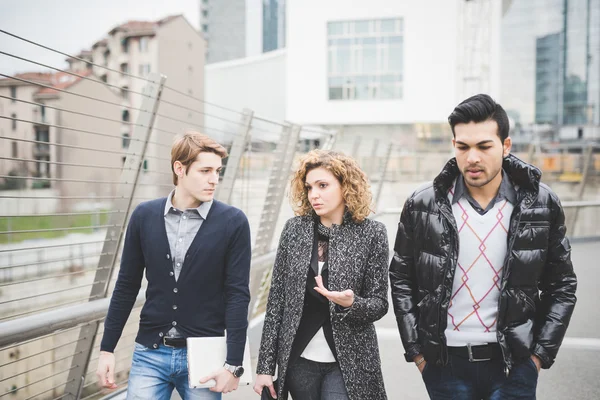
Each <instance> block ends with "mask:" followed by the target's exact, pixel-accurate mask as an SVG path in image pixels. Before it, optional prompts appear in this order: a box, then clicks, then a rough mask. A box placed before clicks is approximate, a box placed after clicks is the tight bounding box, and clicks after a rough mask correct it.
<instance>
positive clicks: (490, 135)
mask: <svg viewBox="0 0 600 400" xmlns="http://www.w3.org/2000/svg"><path fill="white" fill-rule="evenodd" d="M454 135H455V136H454V139H452V145H453V146H454V154H455V156H456V161H457V163H458V168H459V169H460V172H461V173H462V174H463V176H464V178H465V183H466V184H467V185H468V186H470V187H474V188H481V187H483V186H485V185H487V184H488V183H490V182H494V183H497V184H498V185H499V184H500V182H501V180H502V175H501V174H500V171H501V170H502V160H503V158H504V157H506V156H508V154H509V153H510V147H511V140H510V137H508V138H506V139H505V140H504V143H502V142H501V141H500V137H499V136H498V124H497V123H496V121H494V120H487V121H484V122H469V123H468V124H457V125H456V126H455V127H454Z"/></svg>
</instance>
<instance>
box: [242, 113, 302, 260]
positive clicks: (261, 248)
mask: <svg viewBox="0 0 600 400" xmlns="http://www.w3.org/2000/svg"><path fill="white" fill-rule="evenodd" d="M300 130H301V128H300V126H299V125H290V124H287V125H285V126H284V127H283V131H282V133H281V135H282V138H281V140H280V141H279V143H277V149H276V150H275V159H274V161H273V166H272V167H271V176H270V178H269V186H268V189H267V197H266V199H265V205H264V207H263V210H262V214H261V216H260V225H259V226H258V234H257V236H256V242H255V243H254V249H253V253H254V255H255V256H256V255H261V254H264V253H266V252H268V251H269V250H270V246H271V242H272V240H273V234H274V232H275V225H276V224H277V218H278V217H279V210H280V209H281V203H282V201H283V197H284V195H285V188H286V186H287V178H288V176H289V175H290V171H291V169H292V163H293V161H294V154H295V153H296V146H297V145H298V138H299V137H300Z"/></svg>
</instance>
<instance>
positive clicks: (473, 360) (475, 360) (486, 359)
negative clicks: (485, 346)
mask: <svg viewBox="0 0 600 400" xmlns="http://www.w3.org/2000/svg"><path fill="white" fill-rule="evenodd" d="M467 351H468V352H469V362H479V361H490V360H491V358H473V349H471V343H467Z"/></svg>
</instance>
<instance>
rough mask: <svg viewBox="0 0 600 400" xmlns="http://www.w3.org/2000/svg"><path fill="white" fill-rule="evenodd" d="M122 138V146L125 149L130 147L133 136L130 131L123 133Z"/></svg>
mask: <svg viewBox="0 0 600 400" xmlns="http://www.w3.org/2000/svg"><path fill="white" fill-rule="evenodd" d="M121 138H122V139H123V140H122V146H123V148H124V149H128V148H129V143H131V136H130V135H129V133H124V134H123V135H121Z"/></svg>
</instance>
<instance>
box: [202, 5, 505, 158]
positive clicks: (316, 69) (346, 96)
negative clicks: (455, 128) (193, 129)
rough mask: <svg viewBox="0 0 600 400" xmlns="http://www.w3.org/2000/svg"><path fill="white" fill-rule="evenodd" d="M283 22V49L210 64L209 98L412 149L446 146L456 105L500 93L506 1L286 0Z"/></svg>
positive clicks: (348, 134) (207, 80)
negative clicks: (471, 97) (503, 4)
mask: <svg viewBox="0 0 600 400" xmlns="http://www.w3.org/2000/svg"><path fill="white" fill-rule="evenodd" d="M350 3H351V4H350ZM285 15H286V32H285V36H286V47H285V48H284V49H282V50H277V51H275V52H271V53H266V54H262V55H258V56H252V57H248V58H244V59H238V60H231V61H226V62H222V63H214V64H210V65H208V66H207V67H206V79H205V98H206V100H208V101H209V102H212V103H216V104H220V105H226V106H229V107H232V108H236V109H241V108H244V107H247V108H250V109H252V110H254V111H255V112H257V113H258V114H261V115H264V116H267V117H269V118H273V119H278V120H288V121H292V122H294V123H298V124H303V125H312V126H318V127H322V128H333V129H336V130H338V131H343V135H342V136H346V137H348V136H354V135H362V136H365V135H370V136H373V137H378V138H382V139H384V140H393V141H394V142H395V143H398V144H400V145H403V146H407V147H410V148H415V146H418V145H419V144H422V145H427V146H428V145H431V143H432V142H436V141H437V142H440V143H447V142H446V141H447V138H448V136H449V135H450V130H449V127H448V124H447V117H448V115H449V113H450V112H451V111H452V109H453V108H454V106H455V105H456V104H457V103H458V102H459V101H460V100H462V99H464V98H466V97H467V96H468V95H471V94H474V93H477V92H481V91H484V92H486V93H490V94H491V95H492V96H497V95H498V86H499V70H498V68H497V67H496V65H497V64H498V63H497V58H498V54H499V48H500V41H499V37H500V35H499V33H500V18H501V2H489V1H471V2H465V1H463V0H428V1H419V0H410V1H403V2H391V1H387V0H372V1H369V2H367V1H352V2H349V1H347V0H330V1H327V2H322V1H317V0H288V1H287V2H286V12H285ZM467 50H468V51H467ZM210 111H211V109H210V107H209V106H207V113H210ZM207 123H208V121H207ZM215 123H216V122H215ZM211 124H212V122H211Z"/></svg>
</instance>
